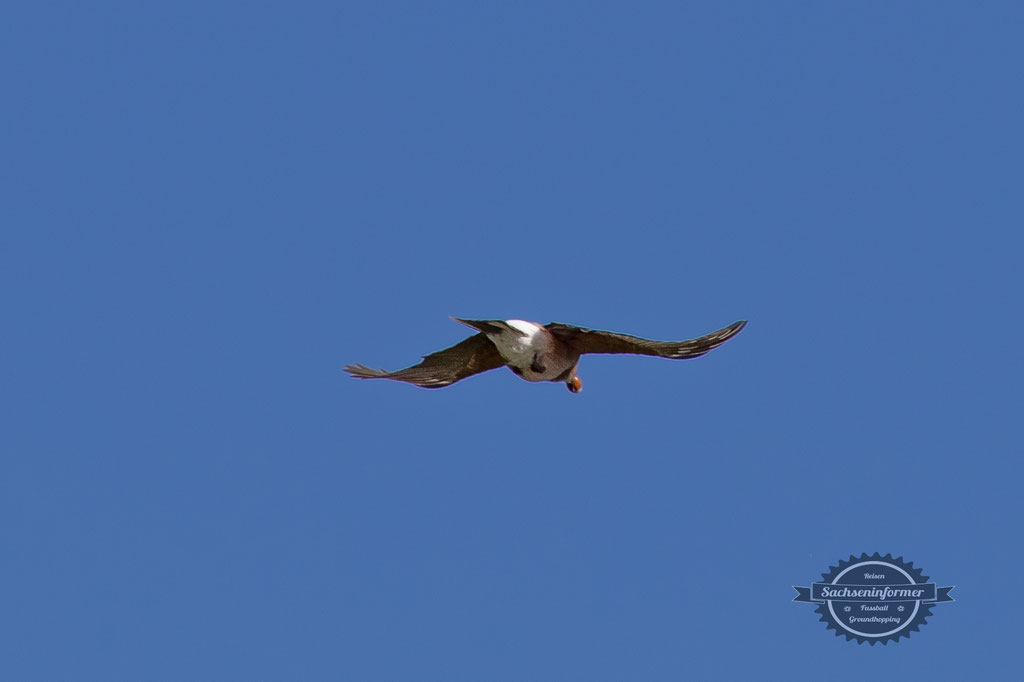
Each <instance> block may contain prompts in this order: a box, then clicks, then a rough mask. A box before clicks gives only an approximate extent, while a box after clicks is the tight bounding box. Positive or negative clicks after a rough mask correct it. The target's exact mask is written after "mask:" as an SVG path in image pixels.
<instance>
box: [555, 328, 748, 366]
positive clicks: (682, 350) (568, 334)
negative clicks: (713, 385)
mask: <svg viewBox="0 0 1024 682" xmlns="http://www.w3.org/2000/svg"><path fill="white" fill-rule="evenodd" d="M746 324H747V322H746V320H740V321H739V322H734V323H733V324H731V325H729V326H728V327H724V328H722V329H719V330H718V331H714V332H711V333H710V334H706V335H704V336H702V337H700V338H697V339H691V340H688V341H653V340H651V339H642V338H640V337H639V336H629V335H628V334H616V333H615V332H605V331H599V330H595V329H584V328H583V327H575V326H573V325H570V324H562V323H560V322H552V323H551V324H548V325H546V328H547V330H548V331H550V332H551V333H552V334H553V335H554V336H555V338H557V339H558V340H559V341H562V342H564V343H565V344H567V345H568V346H569V348H571V349H572V351H573V352H575V353H579V354H580V355H582V354H584V353H631V354H634V355H655V356H658V357H662V358H673V359H684V358H696V357H699V356H701V355H704V354H705V353H707V352H708V351H709V350H712V349H714V348H717V347H718V346H721V345H722V344H723V343H725V342H726V341H728V340H729V339H731V338H732V337H734V336H735V335H736V334H738V333H739V332H740V330H741V329H743V327H744V325H746Z"/></svg>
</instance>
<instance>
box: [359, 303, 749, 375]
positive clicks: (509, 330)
mask: <svg viewBox="0 0 1024 682" xmlns="http://www.w3.org/2000/svg"><path fill="white" fill-rule="evenodd" d="M452 319H454V320H455V321H457V322H461V323H462V324H464V325H466V326H467V327H470V328H472V329H475V330H477V332H478V333H477V334H475V335H473V336H470V337H469V338H468V339H465V340H463V341H461V342H460V343H457V344H455V345H454V346H452V347H451V348H446V349H444V350H440V351H437V352H436V353H431V354H430V355H427V356H424V358H423V362H421V363H420V364H418V365H414V366H412V367H408V368H406V369H401V370H398V371H396V372H388V371H385V370H376V369H370V368H369V367H366V366H364V365H348V366H346V367H345V371H347V372H348V373H349V374H351V375H352V376H354V377H357V378H359V379H393V380H395V381H404V382H407V383H411V384H415V385H417V386H421V387H423V388H442V387H444V386H448V385H450V384H453V383H455V382H456V381H459V380H461V379H465V378H466V377H468V376H472V375H474V374H479V373H480V372H486V371H487V370H491V369H496V368H498V367H501V366H507V367H508V368H509V369H511V370H512V371H513V372H514V373H515V374H517V375H518V376H520V377H521V378H523V379H525V380H526V381H561V382H565V384H566V386H567V387H568V388H569V390H570V391H572V392H573V393H578V392H579V391H580V390H581V387H582V382H581V381H580V378H579V376H578V375H577V374H576V367H577V365H578V363H579V359H580V356H581V355H583V354H585V353H616V354H618V353H630V354H635V355H655V356H659V357H664V358H673V359H684V358H695V357H698V356H700V355H703V354H704V353H707V352H708V351H709V350H712V349H713V348H717V347H718V346H720V345H722V344H723V343H725V342H726V341H728V340H729V339H731V338H732V337H733V336H735V335H736V334H738V333H739V331H740V330H741V329H743V327H744V325H746V321H745V320H741V321H739V322H735V323H733V324H731V325H729V326H728V327H724V328H722V329H719V330H718V331H715V332H711V333H710V334H706V335H704V336H701V337H700V338H697V339H692V340H689V341H652V340H650V339H643V338H640V337H637V336H629V335H627V334H616V333H614V332H604V331H597V330H593V329H586V328H584V327H575V326H573V325H568V324H561V323H559V322H551V323H550V324H546V325H542V324H538V323H536V322H527V321H525V320H463V319H459V318H452Z"/></svg>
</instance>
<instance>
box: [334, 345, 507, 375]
mask: <svg viewBox="0 0 1024 682" xmlns="http://www.w3.org/2000/svg"><path fill="white" fill-rule="evenodd" d="M504 364H505V360H504V359H503V358H502V357H501V353H499V352H498V349H497V348H496V347H495V346H494V344H493V343H491V340H490V339H488V338H487V336H486V335H484V334H475V335H473V336H471V337H469V338H468V339H466V340H464V341H460V342H459V343H457V344H455V345H454V346H452V347H451V348H445V349H444V350H439V351H437V352H436V353H431V354H430V355H425V356H424V357H423V362H421V363H420V364H418V365H414V366H412V367H407V368H405V369H400V370H398V371H397V372H388V371H386V370H383V369H370V368H369V367H366V366H365V365H347V366H346V367H345V371H346V372H348V373H349V374H351V375H352V376H354V377H357V378H359V379H394V380H395V381H404V382H406V383H410V384H415V385H417V386H422V387H423V388H443V387H445V386H450V385H451V384H454V383H455V382H456V381H459V380H461V379H465V378H466V377H469V376H473V375H474V374H479V373H480V372H486V371H487V370H490V369H497V368H498V367H501V366H503V365H504Z"/></svg>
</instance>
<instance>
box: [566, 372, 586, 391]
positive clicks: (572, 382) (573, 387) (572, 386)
mask: <svg viewBox="0 0 1024 682" xmlns="http://www.w3.org/2000/svg"><path fill="white" fill-rule="evenodd" d="M565 387H566V388H568V389H569V392H570V393H579V392H580V391H582V390H583V382H582V381H580V378H579V377H578V376H576V375H575V374H573V375H572V379H569V381H567V382H565Z"/></svg>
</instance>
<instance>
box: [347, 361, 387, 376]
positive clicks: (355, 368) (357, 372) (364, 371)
mask: <svg viewBox="0 0 1024 682" xmlns="http://www.w3.org/2000/svg"><path fill="white" fill-rule="evenodd" d="M345 371H346V372H348V373H349V374H351V375H352V376H353V377H354V378H356V379H381V378H384V377H386V376H387V375H389V374H391V372H388V371H387V370H383V369H371V368H370V367H367V366H366V365H358V364H357V365H345Z"/></svg>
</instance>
